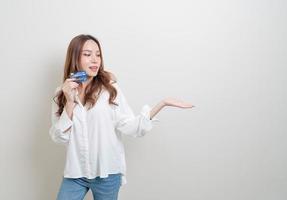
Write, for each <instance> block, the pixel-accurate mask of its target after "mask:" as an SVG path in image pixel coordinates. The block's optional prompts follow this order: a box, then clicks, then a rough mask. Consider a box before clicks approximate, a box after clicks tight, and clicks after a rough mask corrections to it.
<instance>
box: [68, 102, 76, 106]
mask: <svg viewBox="0 0 287 200" xmlns="http://www.w3.org/2000/svg"><path fill="white" fill-rule="evenodd" d="M75 104H76V103H75V102H74V101H67V103H66V106H74V105H75Z"/></svg>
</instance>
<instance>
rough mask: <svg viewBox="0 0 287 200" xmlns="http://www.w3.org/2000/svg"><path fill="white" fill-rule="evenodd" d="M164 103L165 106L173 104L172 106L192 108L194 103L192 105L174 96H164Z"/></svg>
mask: <svg viewBox="0 0 287 200" xmlns="http://www.w3.org/2000/svg"><path fill="white" fill-rule="evenodd" d="M164 102H165V105H166V106H174V107H178V108H192V107H194V105H192V104H191V103H189V102H185V101H182V100H179V99H175V98H166V99H164Z"/></svg>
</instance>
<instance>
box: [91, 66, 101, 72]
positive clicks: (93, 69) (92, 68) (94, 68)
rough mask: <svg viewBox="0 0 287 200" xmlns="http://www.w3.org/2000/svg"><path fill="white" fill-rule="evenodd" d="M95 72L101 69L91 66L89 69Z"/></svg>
mask: <svg viewBox="0 0 287 200" xmlns="http://www.w3.org/2000/svg"><path fill="white" fill-rule="evenodd" d="M89 68H90V69H91V70H92V71H93V72H96V71H98V69H99V67H98V66H91V67H89Z"/></svg>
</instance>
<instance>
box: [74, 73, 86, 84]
mask: <svg viewBox="0 0 287 200" xmlns="http://www.w3.org/2000/svg"><path fill="white" fill-rule="evenodd" d="M70 78H75V79H76V82H79V83H82V82H85V81H86V80H87V79H88V75H87V73H86V72H85V71H78V72H75V73H71V75H70Z"/></svg>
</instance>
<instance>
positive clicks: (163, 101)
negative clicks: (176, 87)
mask: <svg viewBox="0 0 287 200" xmlns="http://www.w3.org/2000/svg"><path fill="white" fill-rule="evenodd" d="M159 104H160V106H161V107H164V106H166V105H167V104H166V102H165V100H161V101H160V103H159Z"/></svg>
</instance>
